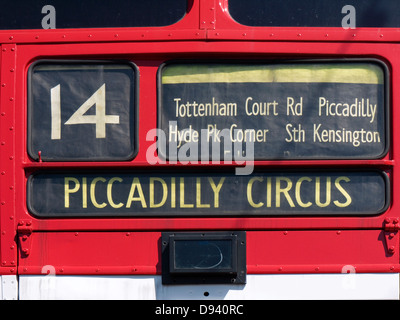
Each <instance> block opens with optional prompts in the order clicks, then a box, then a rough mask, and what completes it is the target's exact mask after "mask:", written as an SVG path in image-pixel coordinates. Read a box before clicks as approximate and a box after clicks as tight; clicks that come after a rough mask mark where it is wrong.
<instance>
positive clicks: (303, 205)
mask: <svg viewBox="0 0 400 320" xmlns="http://www.w3.org/2000/svg"><path fill="white" fill-rule="evenodd" d="M303 181H308V182H311V181H312V179H311V178H309V177H302V178H300V179H299V180H297V182H296V201H297V203H298V204H299V205H300V207H303V208H308V207H310V206H311V205H312V203H311V202H307V203H304V202H303V201H302V200H301V196H300V188H301V184H302V183H303Z"/></svg>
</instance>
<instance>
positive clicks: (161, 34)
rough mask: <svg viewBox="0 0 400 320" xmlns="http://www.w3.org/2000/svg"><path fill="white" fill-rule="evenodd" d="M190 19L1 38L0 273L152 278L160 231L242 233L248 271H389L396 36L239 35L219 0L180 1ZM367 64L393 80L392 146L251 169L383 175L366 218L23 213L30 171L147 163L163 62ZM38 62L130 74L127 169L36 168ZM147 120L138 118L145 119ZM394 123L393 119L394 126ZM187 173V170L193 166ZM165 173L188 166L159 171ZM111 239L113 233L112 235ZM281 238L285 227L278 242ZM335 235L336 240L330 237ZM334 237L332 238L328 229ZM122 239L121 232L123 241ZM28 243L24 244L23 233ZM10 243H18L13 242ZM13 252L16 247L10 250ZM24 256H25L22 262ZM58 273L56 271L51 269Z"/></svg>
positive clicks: (396, 209) (329, 32) (384, 32)
mask: <svg viewBox="0 0 400 320" xmlns="http://www.w3.org/2000/svg"><path fill="white" fill-rule="evenodd" d="M189 2H190V5H189V9H190V10H189V12H188V14H187V15H186V17H185V18H183V19H182V20H181V21H179V22H178V23H176V24H175V25H172V26H168V27H164V28H134V29H130V28H127V29H122V28H121V29H81V30H68V29H65V30H61V29H60V30H58V29H56V30H34V31H27V30H25V31H24V30H22V31H0V45H1V51H0V83H1V85H0V237H1V238H0V274H17V273H18V274H40V273H41V271H42V267H43V266H45V265H52V266H54V267H55V270H56V272H57V273H62V274H98V273H101V274H155V273H159V272H160V270H161V269H160V245H159V241H160V234H161V233H160V232H161V231H163V230H238V229H241V230H247V231H248V232H247V238H248V240H247V242H248V243H247V259H248V261H247V263H248V272H249V273H282V272H289V273H310V272H341V270H342V267H343V266H344V265H353V266H355V267H356V270H357V272H399V271H400V264H399V251H400V246H399V235H398V231H397V230H396V228H394V230H392V233H393V237H391V239H390V245H394V247H395V248H394V252H393V253H392V252H389V250H388V248H387V245H386V240H385V239H386V238H387V237H385V232H384V231H383V227H384V225H385V222H384V221H385V218H387V217H389V218H395V217H400V204H399V203H398V202H397V194H398V193H399V190H398V188H399V184H400V170H397V163H396V160H397V159H400V154H399V152H400V149H399V147H398V146H397V144H398V143H397V138H398V137H399V136H400V128H399V126H396V125H392V124H396V123H398V122H399V120H400V115H399V108H397V105H398V104H399V103H400V100H399V99H400V86H399V84H400V83H399V82H398V81H395V79H399V78H400V74H399V72H400V47H399V46H398V44H397V43H396V42H399V41H400V30H399V29H373V28H371V29H356V30H343V29H341V28H329V29H325V28H260V27H258V28H249V27H246V26H242V25H239V24H237V23H236V22H234V21H233V20H232V19H231V18H230V17H229V13H228V12H227V0H219V1H217V0H190V1H189ZM271 57H275V58H276V57H282V58H284V57H296V58H301V57H308V58H309V57H374V58H378V59H381V60H383V61H384V62H386V63H387V65H388V67H389V69H390V79H391V109H390V110H391V115H390V118H391V122H392V123H391V127H392V129H391V138H390V140H391V147H390V151H389V153H388V155H387V156H385V157H384V158H383V159H378V160H359V161H358V160H352V161H344V160H343V161H260V162H256V163H255V165H256V166H259V167H271V166H276V167H280V168H281V169H282V168H289V167H290V168H293V167H297V168H301V167H330V168H331V167H335V168H336V167H346V168H348V167H351V168H357V167H370V168H379V169H381V170H384V171H386V172H387V173H388V175H389V177H390V181H391V189H392V196H391V205H390V207H389V209H388V210H387V211H386V212H385V213H384V214H382V215H379V216H376V217H326V218H325V217H316V218H313V217H307V218H301V217H281V218H279V217H276V218H270V217H266V218H262V217H250V218H218V217H216V218H170V219H165V218H150V219H145V218H129V219H121V218H118V219H95V218H93V219H86V218H85V219H46V220H40V219H36V218H34V217H32V216H31V215H30V214H29V213H28V210H27V207H26V181H27V177H28V176H29V175H30V174H31V173H32V172H35V171H36V170H39V169H42V170H45V169H52V168H58V169H60V168H80V169H82V170H86V169H88V168H93V167H98V168H106V169H108V170H113V167H114V166H118V167H122V168H139V169H140V168H141V167H143V166H149V165H148V164H147V162H146V150H147V148H148V147H149V146H150V145H151V144H152V143H153V141H146V133H147V132H148V131H149V130H150V129H153V128H156V119H157V111H156V110H157V106H156V102H157V101H156V97H157V87H156V84H157V83H156V73H157V70H158V67H159V66H160V64H161V63H163V62H164V61H167V60H170V59H187V58H190V59H193V58H199V59H202V58H220V59H225V58H230V59H231V58H240V59H244V58H246V59H252V58H254V59H256V58H261V59H266V58H271ZM42 58H54V59H56V58H68V59H75V58H76V59H82V58H83V59H98V58H101V59H114V58H117V59H120V58H123V59H129V60H131V61H133V62H134V63H135V64H136V65H137V66H138V68H139V72H140V93H139V96H140V105H139V117H140V120H139V145H140V150H139V153H138V156H137V157H136V158H135V159H134V160H133V161H132V162H123V163H122V162H117V163H108V162H103V163H40V162H33V161H32V160H31V159H30V158H29V157H28V155H27V152H26V150H27V148H26V123H27V119H26V117H27V116H26V115H27V107H26V99H27V83H26V77H27V70H28V68H29V65H30V64H31V63H32V62H34V61H36V60H38V59H42ZM144 119H145V120H144ZM398 119H399V120H398ZM192 167H193V165H192ZM165 168H166V170H190V168H191V167H189V166H184V165H181V166H180V167H177V166H176V165H174V166H173V167H170V166H169V165H165ZM111 231H112V232H111ZM284 231H288V233H287V234H285V233H284ZM339 231H340V232H339ZM338 232H339V233H338ZM128 233H130V234H129V235H128ZM24 235H25V236H26V239H24V238H23V236H24ZM16 236H17V237H16ZM18 247H19V250H17V248H18ZM23 249H28V251H27V252H28V255H27V254H26V253H24V251H23ZM61 270H62V271H61Z"/></svg>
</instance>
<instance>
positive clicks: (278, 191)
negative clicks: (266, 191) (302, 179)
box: [275, 177, 295, 208]
mask: <svg viewBox="0 0 400 320" xmlns="http://www.w3.org/2000/svg"><path fill="white" fill-rule="evenodd" d="M281 181H286V183H287V186H286V188H281ZM292 184H293V183H292V180H290V179H289V178H285V177H278V178H276V196H275V198H276V207H277V208H279V207H280V206H281V193H283V194H284V196H285V198H286V200H287V201H288V202H289V205H290V206H291V207H294V206H295V205H294V203H293V200H292V198H291V197H290V195H289V190H290V189H291V188H292Z"/></svg>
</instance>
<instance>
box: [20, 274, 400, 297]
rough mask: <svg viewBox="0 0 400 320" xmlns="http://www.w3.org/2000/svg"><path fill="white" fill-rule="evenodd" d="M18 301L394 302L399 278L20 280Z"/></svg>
mask: <svg viewBox="0 0 400 320" xmlns="http://www.w3.org/2000/svg"><path fill="white" fill-rule="evenodd" d="M19 290H20V291H19V296H20V299H24V300H25V299H64V300H66V299H74V300H75V299H135V300H136V299H147V300H153V299H161V300H190V299H196V300H201V299H212V300H219V299H226V300H231V299H232V300H247V299H248V300H250V299H251V300H257V299H262V300H270V299H279V300H283V299H292V300H295V299H301V300H307V299H312V300H326V299H329V300H333V299H341V300H343V299H399V274H391V273H381V274H361V273H360V274H287V275H247V284H246V285H178V286H176V285H168V286H165V285H162V283H161V276H20V280H19Z"/></svg>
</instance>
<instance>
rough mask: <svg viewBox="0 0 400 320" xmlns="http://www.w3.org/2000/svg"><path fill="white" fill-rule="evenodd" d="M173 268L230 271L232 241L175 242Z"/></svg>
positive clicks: (231, 266)
mask: <svg viewBox="0 0 400 320" xmlns="http://www.w3.org/2000/svg"><path fill="white" fill-rule="evenodd" d="M175 268H176V269H177V270H179V269H192V270H194V271H195V270H199V269H202V270H221V269H232V268H233V265H232V241H230V240H175Z"/></svg>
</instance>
